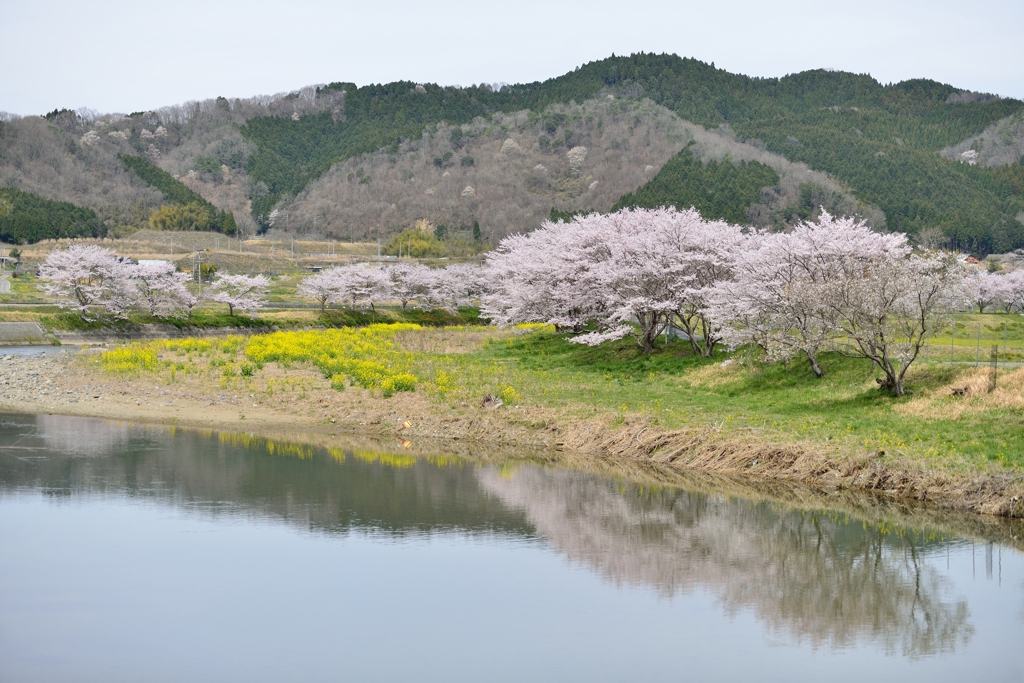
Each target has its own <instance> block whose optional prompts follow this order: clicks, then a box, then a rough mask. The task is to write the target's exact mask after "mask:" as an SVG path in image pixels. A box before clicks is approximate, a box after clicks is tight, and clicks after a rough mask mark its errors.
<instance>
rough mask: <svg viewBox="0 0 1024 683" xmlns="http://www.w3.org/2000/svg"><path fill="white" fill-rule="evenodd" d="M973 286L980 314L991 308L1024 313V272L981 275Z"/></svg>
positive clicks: (975, 301)
mask: <svg viewBox="0 0 1024 683" xmlns="http://www.w3.org/2000/svg"><path fill="white" fill-rule="evenodd" d="M972 285H973V287H972V290H973V294H974V303H975V305H977V307H978V311H979V312H981V313H984V312H985V309H986V308H988V307H990V306H991V307H995V308H1001V309H1002V310H1003V311H1004V312H1006V313H1024V270H1014V271H1011V272H1009V273H1002V272H998V273H979V274H978V276H977V277H976V278H975V279H974V281H973V282H972Z"/></svg>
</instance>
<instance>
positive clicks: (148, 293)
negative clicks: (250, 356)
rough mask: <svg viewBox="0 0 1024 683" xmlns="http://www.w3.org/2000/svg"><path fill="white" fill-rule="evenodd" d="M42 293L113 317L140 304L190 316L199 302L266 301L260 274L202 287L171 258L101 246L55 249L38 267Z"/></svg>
mask: <svg viewBox="0 0 1024 683" xmlns="http://www.w3.org/2000/svg"><path fill="white" fill-rule="evenodd" d="M39 276H40V279H42V281H43V284H42V286H41V288H42V290H43V292H44V293H46V294H47V295H49V296H52V297H54V298H55V299H56V300H57V304H58V305H59V306H61V307H62V308H66V309H70V310H73V311H76V312H78V313H80V314H81V315H82V316H83V317H88V316H89V315H91V313H92V312H93V311H95V310H96V309H102V310H103V311H104V312H106V313H107V314H108V315H111V316H113V317H115V318H122V319H123V318H126V317H127V315H128V314H129V313H130V312H131V311H133V310H138V311H141V312H143V313H146V314H148V315H151V316H154V317H157V318H183V317H190V316H191V315H192V311H193V310H194V309H195V308H196V307H197V306H198V305H200V304H202V303H203V302H206V301H209V302H213V303H220V304H225V305H227V306H228V310H229V312H230V313H231V314H232V315H234V313H235V311H236V310H240V311H243V312H246V313H249V314H252V313H255V312H256V311H258V310H259V309H260V308H262V307H263V305H264V304H265V302H266V297H267V288H268V287H269V284H270V283H269V281H268V280H267V278H266V277H264V276H262V275H256V276H248V275H222V276H220V277H219V278H218V280H217V281H216V282H215V283H213V285H212V286H210V287H209V288H207V289H206V290H205V291H204V292H201V293H198V294H196V293H193V292H192V291H191V290H189V288H188V287H187V286H186V285H187V283H188V282H189V280H190V277H189V276H188V274H186V273H180V272H177V271H175V269H174V266H172V265H171V264H169V263H158V264H138V263H133V262H131V261H129V260H127V259H124V258H122V257H119V256H117V255H116V254H115V253H114V252H113V251H112V250H110V249H105V248H103V247H99V246H78V245H73V246H71V247H69V248H68V249H66V250H63V249H55V250H54V251H52V252H50V254H49V255H48V256H47V257H46V261H45V262H44V263H43V264H42V266H40V268H39Z"/></svg>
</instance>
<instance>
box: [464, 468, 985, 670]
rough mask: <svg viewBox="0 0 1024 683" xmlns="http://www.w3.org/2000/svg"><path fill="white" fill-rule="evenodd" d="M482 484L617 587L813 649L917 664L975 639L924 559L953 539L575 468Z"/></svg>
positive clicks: (489, 477)
mask: <svg viewBox="0 0 1024 683" xmlns="http://www.w3.org/2000/svg"><path fill="white" fill-rule="evenodd" d="M478 474H479V479H480V482H481V484H482V485H483V486H484V488H485V489H486V490H488V491H490V492H492V493H493V494H494V495H496V496H497V497H499V498H500V499H501V500H502V501H503V502H504V503H505V504H506V505H508V506H510V507H513V508H518V509H521V510H523V511H524V512H525V513H526V517H527V519H528V520H529V521H530V522H531V523H533V525H534V526H535V527H536V528H537V533H538V534H539V535H541V536H543V537H544V538H546V539H548V540H549V541H550V542H551V543H552V544H553V545H554V547H555V548H556V549H557V550H558V551H560V552H562V553H564V554H565V555H566V556H567V557H569V558H570V559H571V560H573V561H575V562H579V563H581V564H584V565H586V566H588V567H591V568H592V569H594V570H595V571H597V572H599V573H600V574H601V575H602V576H604V577H606V578H607V579H608V580H610V581H613V582H616V583H620V584H622V583H625V584H633V585H643V586H649V587H652V588H655V589H657V590H658V591H660V592H661V593H663V594H665V595H674V594H678V593H686V592H689V591H693V590H694V589H698V588H701V589H705V590H708V591H710V592H712V593H713V594H715V595H716V596H718V598H719V600H720V601H721V604H722V606H723V607H724V609H725V610H726V611H727V612H730V613H735V612H738V611H739V610H742V609H747V608H752V609H753V610H754V612H755V613H756V614H757V616H758V618H760V619H761V620H763V621H764V622H765V623H766V624H767V625H768V626H769V628H770V629H771V630H773V631H774V632H776V633H788V634H791V635H792V636H795V637H796V638H798V639H800V640H804V639H807V640H809V641H810V642H811V643H812V644H813V645H814V646H816V647H818V646H831V647H837V648H839V647H848V646H853V645H857V644H860V643H866V642H871V643H872V644H874V645H876V646H881V647H883V648H884V649H885V650H886V651H888V652H897V651H899V652H901V653H902V654H904V655H907V656H911V657H913V656H921V655H929V654H935V653H940V652H950V651H953V650H954V649H956V648H957V647H958V646H961V645H965V644H966V643H967V642H968V641H969V640H970V639H971V637H972V635H973V633H974V628H973V626H972V625H971V623H970V615H969V612H968V609H967V604H966V602H964V601H963V600H954V599H950V596H948V595H947V593H948V590H947V588H946V586H947V581H946V580H945V578H944V577H943V576H941V575H940V573H939V572H938V571H937V570H936V569H935V568H934V567H933V566H930V565H929V564H927V563H925V562H924V561H923V558H922V553H923V552H927V551H929V550H935V549H937V546H938V544H940V543H944V542H948V541H942V540H940V539H929V538H927V537H925V536H923V535H921V534H916V533H914V532H910V531H908V530H905V529H899V528H892V529H890V528H884V527H881V526H878V525H869V524H866V523H863V522H861V521H859V520H850V519H846V518H845V516H844V515H841V514H830V513H828V512H821V511H797V510H791V509H786V508H783V507H781V506H778V505H776V504H772V503H768V502H751V501H746V500H736V499H731V500H730V499H727V498H725V497H724V496H722V497H720V496H709V495H707V494H701V493H692V492H688V491H683V490H679V489H661V490H654V491H651V490H644V489H643V488H641V487H639V486H635V485H623V484H622V483H621V482H616V481H612V480H608V479H602V478H598V477H595V476H592V475H587V474H585V473H579V472H572V471H565V470H555V469H542V468H536V467H523V468H520V469H518V470H517V471H515V472H514V474H512V475H511V476H507V475H503V474H502V473H501V472H500V471H497V470H494V469H481V470H478Z"/></svg>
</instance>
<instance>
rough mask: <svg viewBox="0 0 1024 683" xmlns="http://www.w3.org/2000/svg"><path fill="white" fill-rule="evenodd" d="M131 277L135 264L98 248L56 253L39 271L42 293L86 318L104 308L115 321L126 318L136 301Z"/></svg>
mask: <svg viewBox="0 0 1024 683" xmlns="http://www.w3.org/2000/svg"><path fill="white" fill-rule="evenodd" d="M131 276H132V268H131V264H129V263H128V262H127V261H125V260H124V259H122V258H120V257H118V256H117V255H116V254H115V253H114V252H113V251H112V250H110V249H104V248H103V247H99V246H95V245H91V246H79V245H72V246H70V247H68V249H66V250H63V249H55V250H53V251H51V252H50V253H49V254H48V255H47V257H46V260H45V261H44V262H43V264H42V265H41V266H40V268H39V277H40V279H42V280H43V285H42V286H41V289H42V291H43V292H44V293H45V294H47V295H48V296H52V297H54V298H56V299H57V305H58V306H60V307H61V308H66V309H70V310H73V311H77V312H78V313H80V314H81V315H82V317H83V318H85V317H87V316H88V315H89V310H90V309H91V308H92V307H102V308H103V309H104V310H105V311H106V312H107V313H108V314H110V315H113V316H114V317H115V318H124V317H126V316H127V314H128V312H129V311H130V310H131V309H132V307H133V306H134V305H135V301H136V291H135V288H134V287H133V286H132V283H131Z"/></svg>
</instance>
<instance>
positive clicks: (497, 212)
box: [0, 54, 1024, 253]
mask: <svg viewBox="0 0 1024 683" xmlns="http://www.w3.org/2000/svg"><path fill="white" fill-rule="evenodd" d="M612 102H627V103H633V105H635V109H636V111H635V112H634V113H633V114H631V115H632V116H633V117H634V120H633V121H629V120H628V116H626V115H624V114H623V113H622V112H617V113H612V112H610V111H607V112H606V111H605V110H604V109H602V108H601V107H602V106H605V107H606V106H607V105H608V104H609V103H612ZM1022 107H1024V105H1022V103H1021V102H1019V101H1017V100H1010V99H1001V98H999V97H996V96H991V95H982V94H977V93H968V92H964V91H961V90H958V89H957V88H955V87H953V86H950V85H944V84H941V83H937V82H934V81H927V80H913V81H906V82H903V83H897V84H892V85H882V84H880V83H878V82H877V81H875V80H874V79H872V78H871V77H870V76H867V75H856V74H850V73H843V72H833V71H824V70H816V71H808V72H803V73H800V74H794V75H790V76H786V77H782V78H750V77H747V76H742V75H736V74H731V73H728V72H726V71H724V70H722V69H718V68H716V67H715V66H714V65H713V64H706V63H703V62H700V61H697V60H694V59H681V58H679V57H676V56H673V55H649V54H637V55H632V56H630V57H614V56H613V57H611V58H609V59H605V60H600V61H597V62H592V63H590V64H586V65H584V66H581V67H579V68H578V69H576V70H574V71H573V72H570V73H568V74H565V75H563V76H559V77H557V78H553V79H551V80H548V81H545V82H538V83H530V84H520V85H512V86H502V87H500V88H499V89H497V90H495V89H494V88H492V87H491V86H488V85H485V84H481V85H479V86H470V87H467V88H460V87H456V86H444V87H442V86H436V85H431V84H416V83H412V82H397V83H391V84H387V85H370V86H364V87H357V86H355V85H354V84H352V83H333V84H330V85H326V86H320V87H316V88H312V87H311V88H305V89H303V90H301V91H296V92H294V93H289V94H286V95H280V96H275V97H270V98H253V99H251V100H226V99H223V98H218V99H217V100H211V101H207V102H201V103H189V104H187V105H184V106H182V107H170V108H166V109H163V110H160V111H157V112H143V113H137V114H132V115H130V116H127V117H115V116H108V117H97V116H95V115H90V114H88V113H82V112H53V113H52V114H51V115H49V117H48V119H47V120H46V121H45V122H43V123H41V120H40V119H35V118H34V117H26V118H25V119H18V120H9V121H7V122H4V123H3V124H2V125H0V186H9V187H18V188H20V189H24V190H27V191H31V192H35V193H37V194H40V195H42V196H44V197H49V198H53V199H61V200H65V201H73V202H76V203H79V204H81V205H83V206H88V207H90V208H93V209H94V210H96V212H97V214H98V215H99V216H100V218H101V220H103V221H104V223H105V224H106V225H108V226H111V227H112V226H113V225H114V224H117V223H126V224H139V223H141V222H145V221H146V220H148V216H149V214H150V213H151V212H152V210H153V209H155V208H157V207H158V206H159V205H160V204H163V203H166V199H165V198H163V197H160V196H159V195H157V196H156V197H154V195H153V193H152V192H151V188H149V187H146V186H145V184H144V183H140V182H139V179H138V178H137V176H135V174H133V173H124V171H123V167H121V168H119V166H120V165H119V164H112V163H111V162H110V159H111V158H114V159H116V158H117V157H118V156H122V155H125V154H128V155H132V156H139V157H144V158H146V159H148V160H150V161H151V162H152V163H154V164H156V165H157V166H159V167H160V168H162V169H163V170H165V171H167V172H168V173H170V174H171V175H173V176H177V177H178V179H180V180H181V181H183V182H184V183H186V184H187V185H189V187H191V188H192V189H193V190H196V191H197V192H199V193H200V194H202V195H203V196H204V197H206V198H207V200H209V201H211V202H212V203H214V204H216V205H217V206H218V207H219V208H220V209H221V210H229V211H234V212H235V218H236V220H238V221H239V227H240V228H241V229H242V230H243V231H251V230H253V229H267V228H268V227H270V225H269V224H270V222H271V218H270V217H271V215H272V214H273V215H275V220H274V224H273V229H274V230H275V231H277V230H281V229H291V230H294V229H301V230H311V229H314V225H315V230H316V231H317V232H320V233H322V234H326V235H333V236H334V237H337V238H345V237H348V236H352V237H353V238H359V237H367V236H376V234H377V233H378V232H382V233H392V232H399V231H401V230H402V229H405V228H408V227H410V226H411V225H412V223H414V222H415V221H416V220H421V219H425V220H427V221H430V222H433V223H448V224H453V225H463V224H471V223H472V222H474V221H479V222H481V225H483V226H484V232H485V234H487V235H494V236H495V237H500V236H501V235H503V234H505V233H506V232H508V231H509V230H520V229H530V228H532V227H536V224H539V221H540V219H541V218H542V217H544V216H546V215H547V214H548V213H549V212H550V210H551V209H552V208H555V209H557V210H559V211H573V210H583V209H596V210H608V209H610V208H611V207H612V206H613V205H616V204H617V203H618V204H620V205H630V204H641V205H649V204H652V203H653V204H659V203H665V204H684V205H687V206H688V205H691V204H692V205H695V206H698V207H699V208H703V210H705V211H709V212H712V213H714V214H716V215H718V216H721V217H727V218H728V219H729V220H738V221H741V222H753V223H755V224H758V225H766V226H773V225H774V226H779V225H782V224H786V223H789V222H791V221H793V220H795V219H797V218H800V217H805V216H807V215H810V213H811V212H813V210H814V208H815V206H816V205H820V204H824V205H826V206H827V208H831V209H838V210H841V211H844V212H856V213H861V214H862V215H865V216H867V217H868V218H869V219H870V220H871V222H872V223H873V224H875V225H876V226H879V227H881V226H882V225H885V226H886V227H888V228H889V229H895V230H903V231H907V232H910V233H919V232H921V231H923V230H925V229H938V230H941V231H942V232H943V233H944V234H945V235H946V236H947V237H948V238H949V241H950V243H951V244H952V245H953V246H957V247H960V248H963V249H967V250H972V251H976V252H979V253H985V252H988V251H1006V250H1009V249H1013V248H1020V247H1024V223H1022V221H1024V196H1022V191H1021V185H1022V178H1024V173H1022V169H1021V168H1020V163H1019V161H1018V159H1019V150H1020V148H1019V147H1018V143H1019V140H1020V136H1017V132H1019V131H1018V129H1019V128H1020V124H1019V122H1020V116H1021V115H1022V111H1024V109H1022ZM623 111H624V110H623ZM669 113H670V114H672V115H674V116H670V115H669ZM614 117H618V118H617V119H615V120H614V121H613V120H612V119H613V118H614ZM605 126H610V127H611V128H614V129H615V131H616V132H614V133H613V134H609V133H608V131H607V130H605V129H604V127H605ZM683 130H685V131H688V133H686V134H683V135H681V136H677V137H671V136H670V135H669V132H670V131H672V132H673V135H676V134H678V133H679V132H680V131H683ZM637 131H641V133H640V135H641V140H642V141H643V142H640V143H638V141H637ZM507 140H511V141H512V142H513V143H514V145H515V146H516V147H518V148H519V150H520V152H522V156H521V157H520V158H519V159H518V161H517V162H516V163H508V162H507V159H508V158H510V155H509V154H508V152H509V150H508V149H506V150H505V151H504V152H503V151H502V148H503V147H504V146H505V144H506V143H505V141H507ZM670 140H671V141H670ZM690 141H692V142H694V145H693V146H691V147H687V148H686V149H683V148H684V146H686V145H687V144H688V143H689V142H690ZM993 141H995V142H996V143H998V144H994V143H993ZM588 142H589V143H590V144H589V147H588V144H587V143H588ZM613 143H615V144H617V145H619V147H618V148H616V147H615V146H614V145H613ZM623 144H628V145H630V149H629V150H628V153H627V154H626V156H625V157H622V156H620V157H619V158H620V159H622V158H627V157H628V159H629V161H628V162H626V164H625V165H626V166H629V167H628V168H626V169H624V170H622V171H621V172H615V165H614V164H615V162H614V161H610V160H611V159H614V158H616V157H615V154H614V153H619V152H621V146H622V145H623ZM576 147H587V148H588V152H587V154H586V156H585V159H584V162H583V163H584V164H585V166H580V167H579V168H575V169H574V168H572V164H573V162H572V161H570V159H569V157H568V153H569V152H570V151H571V150H572V149H573V148H576ZM638 148H640V149H645V150H646V151H644V152H643V153H640V152H638V151H637V150H638ZM656 148H657V153H654V150H655V149H656ZM996 148H998V150H997V149H996ZM598 151H599V152H600V153H599V154H598V153H597V152H598ZM971 151H974V152H976V153H977V155H972V154H968V155H967V156H966V157H965V156H964V152H971ZM613 152H614V153H613ZM675 153H678V154H679V156H677V157H675V158H673V159H672V161H671V163H669V164H668V165H667V166H666V165H665V163H666V162H667V161H668V160H669V159H670V158H672V155H673V154H675ZM582 154H583V152H582V151H581V152H577V155H582ZM502 155H504V156H502ZM644 155H647V159H648V160H646V162H645V163H644V164H643V167H642V169H641V171H640V172H637V170H636V168H635V167H634V166H635V165H637V164H640V163H641V162H644V161H645V159H644V158H642V157H644ZM1015 155H1016V157H1017V158H1014V157H1015ZM43 157H48V158H50V161H49V162H47V163H41V162H39V159H40V158H43ZM466 157H469V158H472V162H470V161H468V160H465V161H464V159H466ZM727 157H728V158H727ZM762 157H763V158H762ZM481 159H485V160H486V161H485V162H484V163H482V161H481ZM502 159H505V160H506V161H505V162H503V163H499V161H501V160H502ZM527 160H528V161H531V162H534V163H533V164H532V166H529V167H526V166H525V163H526V161H527ZM545 160H546V161H545ZM972 161H974V162H975V163H973V164H972V163H970V162H972ZM492 162H493V163H492ZM549 162H550V163H549ZM1010 162H1013V163H1010ZM586 164H589V166H586ZM538 165H540V166H543V167H545V168H546V169H548V170H549V171H550V169H551V168H552V167H553V166H554V167H557V170H556V171H555V172H554V173H553V174H551V175H549V176H548V178H547V181H544V182H541V181H540V180H539V179H538V178H536V177H534V175H535V174H533V171H534V170H539V169H536V166H538ZM647 166H651V167H652V168H651V169H650V170H647ZM662 166H665V168H664V169H663V168H662ZM57 169H59V170H57ZM652 172H653V173H652ZM446 173H447V176H446V175H445V174H446ZM76 174H77V176H82V175H89V174H92V175H94V176H96V182H92V183H91V184H90V185H89V187H92V188H96V187H99V186H102V187H106V188H108V189H106V190H104V191H97V190H95V189H87V188H86V187H85V185H84V184H82V183H79V182H77V181H75V180H74V179H72V180H68V179H67V176H69V175H70V176H76ZM655 174H656V175H655ZM773 174H774V175H773ZM652 175H653V176H654V177H651V176H652ZM434 176H437V178H436V179H435V177H434ZM776 176H777V177H776ZM812 176H813V177H812ZM587 177H592V178H593V180H590V181H589V182H588V183H587V185H586V186H585V187H586V188H587V190H586V191H582V189H581V186H580V182H582V180H584V179H586V178H587ZM441 178H448V179H450V180H446V181H442V180H441ZM463 180H465V184H464V185H463V184H462V182H463ZM595 181H597V185H595V186H594V187H591V186H590V183H593V182H595ZM474 183H475V184H474ZM762 183H765V184H764V185H761V184H762ZM104 184H105V185H104ZM448 185H451V187H450V188H449V187H448ZM563 185H564V186H565V187H563ZM456 186H458V187H456ZM641 186H643V187H641ZM468 187H471V188H472V190H473V191H472V192H471V193H467V194H463V193H464V192H465V191H466V189H467V188H468ZM566 187H567V188H568V191H567V190H566V189H565V188H566ZM442 188H445V189H442ZM610 188H615V190H616V191H621V195H624V196H621V201H619V199H620V197H619V196H615V197H612V196H610V195H609V193H610V191H611V189H610ZM431 189H434V193H433V194H428V191H429V190H431ZM445 193H447V194H445ZM588 193H596V194H593V195H592V196H588ZM441 197H446V199H444V200H443V201H442V199H441ZM250 201H251V206H250V205H249V202H250ZM275 210H276V211H277V213H276V214H274V211H275ZM243 211H246V212H248V213H250V214H251V216H253V217H255V218H257V219H258V218H259V217H261V216H262V220H261V221H258V223H259V225H255V224H253V223H251V222H250V221H249V219H248V218H246V219H244V220H243V218H242V212H243ZM285 215H287V216H288V218H287V219H285V220H284V221H283V222H282V221H281V218H283V217H284V216H285ZM1018 216H1019V218H1018ZM488 222H490V224H488ZM930 232H931V233H932V234H934V233H935V232H936V230H930Z"/></svg>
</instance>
